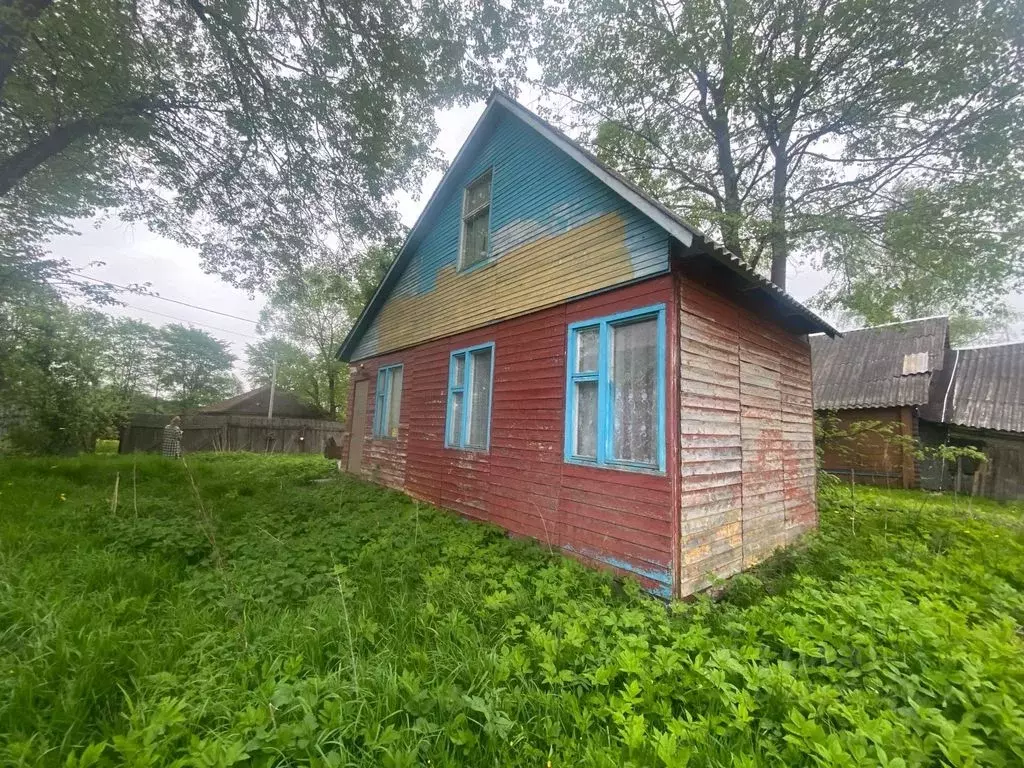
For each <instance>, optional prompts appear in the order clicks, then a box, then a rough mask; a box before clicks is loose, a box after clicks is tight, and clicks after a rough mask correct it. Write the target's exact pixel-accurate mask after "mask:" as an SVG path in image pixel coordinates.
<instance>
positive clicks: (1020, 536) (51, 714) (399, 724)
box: [0, 455, 1024, 768]
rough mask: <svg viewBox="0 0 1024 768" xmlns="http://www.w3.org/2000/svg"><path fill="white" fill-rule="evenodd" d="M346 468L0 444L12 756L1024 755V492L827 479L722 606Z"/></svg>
mask: <svg viewBox="0 0 1024 768" xmlns="http://www.w3.org/2000/svg"><path fill="white" fill-rule="evenodd" d="M327 471H328V470H327V468H326V466H325V463H324V462H323V461H322V460H319V459H308V458H303V457H293V456H273V457H258V456H245V455H220V456H195V457H190V459H189V462H188V465H187V466H186V465H184V464H182V463H181V462H169V461H162V460H161V459H160V458H159V457H152V456H123V457H108V456H96V457H89V458H82V459H63V460H53V459H47V460H38V461H33V460H16V461H8V462H5V463H3V464H0V505H2V508H3V509H4V514H3V515H2V516H0V659H2V660H3V669H4V670H5V674H4V675H0V761H3V762H7V763H10V764H22V765H34V764H58V763H61V764H66V765H125V764H127V765H153V764H179V765H218V766H219V765H229V764H233V763H236V762H244V763H247V764H251V765H258V766H259V765H280V764H304V765H305V764H308V765H322V766H333V765H338V766H341V765H353V766H354V765H365V766H418V765H433V766H463V765H474V766H476V765H523V766H534V767H536V766H545V765H547V764H548V763H549V762H550V764H551V765H552V766H553V767H554V766H568V765H584V766H607V767H608V768H611V766H754V765H767V766H822V767H824V766H878V765H886V766H894V767H896V766H920V767H922V768H923V767H924V766H932V765H962V766H969V765H993V766H1000V765H1002V766H1010V765H1019V764H1020V763H1021V760H1022V759H1024V670H1022V667H1021V665H1020V658H1021V654H1022V652H1024V643H1022V640H1021V636H1020V628H1021V625H1022V622H1024V578H1022V574H1024V526H1022V522H1021V515H1022V512H1024V510H1022V509H1021V507H1020V506H1019V505H1018V506H1016V507H1012V506H1000V505H997V504H994V503H988V502H978V503H976V504H975V506H974V507H973V512H972V513H971V514H970V515H967V514H962V513H956V512H954V511H953V510H952V509H951V505H950V503H949V500H948V499H947V498H946V497H943V496H937V495H924V494H921V493H916V492H882V491H873V490H859V491H858V492H857V493H856V495H855V496H854V498H852V499H851V498H849V495H848V494H843V495H837V497H836V498H827V499H825V500H824V501H825V503H824V505H823V509H822V521H821V523H822V528H821V531H820V533H817V534H812V535H810V536H809V537H808V538H807V539H806V541H805V543H804V544H803V545H802V546H800V547H798V548H796V549H790V550H787V551H785V552H783V553H781V554H779V555H777V556H776V557H774V558H772V559H770V560H769V561H767V562H766V563H764V564H763V565H762V566H761V567H760V568H758V569H757V570H756V571H754V572H752V573H751V574H748V575H744V576H743V577H740V578H737V579H734V580H732V581H731V582H729V583H728V584H727V585H726V588H725V593H724V597H723V599H722V600H721V601H719V602H717V603H716V602H713V601H712V600H710V599H709V598H708V597H706V596H702V597H698V598H697V599H696V600H694V601H692V602H688V603H673V604H671V605H669V606H667V607H666V606H665V605H664V604H663V603H660V602H659V601H657V600H654V599H651V598H648V597H646V596H644V595H642V594H641V593H640V591H639V590H638V589H637V588H636V585H635V584H634V583H632V582H627V583H626V584H625V585H624V586H625V588H624V589H619V588H618V587H617V586H616V585H615V583H614V582H613V581H612V580H611V579H610V578H609V577H608V576H606V575H603V574H599V573H596V572H593V571H590V570H588V569H586V568H584V567H583V566H581V565H579V564H577V563H575V562H574V561H572V560H569V559H567V558H563V557H561V556H559V555H557V554H552V553H549V552H547V551H546V550H543V549H542V548H540V547H538V546H536V545H534V544H532V543H528V542H523V541H515V540H510V539H508V538H507V537H506V536H504V535H503V534H502V533H501V532H500V531H498V530H496V529H494V528H491V527H489V526H484V525H479V524H473V523H467V522H465V521H462V520H461V519H459V518H457V517H455V516H454V515H450V514H447V513H443V512H440V511H438V510H436V509H433V508H430V507H427V506H424V505H421V504H418V503H417V502H415V501H413V500H411V499H409V498H407V497H405V496H402V495H400V494H397V493H393V492H389V491H385V490H381V489H379V488H375V487H371V486H368V485H365V484H362V483H358V482H355V481H352V480H349V479H344V478H337V479H334V480H331V481H328V482H323V483H313V482H311V481H312V480H313V479H314V478H316V477H317V476H320V475H322V474H324V473H325V472H327ZM115 477H119V488H120V503H119V505H118V506H117V507H116V511H115V510H114V508H113V506H112V503H111V501H112V496H113V489H114V485H115ZM193 481H194V483H195V489H196V490H195V492H194V491H193V485H192V483H193ZM199 502H201V505H200V503H199Z"/></svg>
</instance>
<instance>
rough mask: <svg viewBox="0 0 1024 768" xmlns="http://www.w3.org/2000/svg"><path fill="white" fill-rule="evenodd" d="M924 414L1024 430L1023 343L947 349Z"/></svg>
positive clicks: (937, 418) (987, 426) (935, 418)
mask: <svg viewBox="0 0 1024 768" xmlns="http://www.w3.org/2000/svg"><path fill="white" fill-rule="evenodd" d="M921 418H923V419H927V420H929V421H940V422H944V423H947V424H957V425H960V426H964V427H974V428H976V429H994V430H999V431H1002V432H1024V342H1018V343H1014V344H1001V345H997V346H992V347H974V348H967V349H950V350H947V352H946V363H945V367H944V370H943V372H942V374H941V375H940V376H937V377H936V381H935V386H934V387H933V389H932V400H931V403H930V404H929V405H928V407H927V408H923V409H922V410H921Z"/></svg>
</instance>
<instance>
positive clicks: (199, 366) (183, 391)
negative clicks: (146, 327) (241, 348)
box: [153, 324, 237, 408]
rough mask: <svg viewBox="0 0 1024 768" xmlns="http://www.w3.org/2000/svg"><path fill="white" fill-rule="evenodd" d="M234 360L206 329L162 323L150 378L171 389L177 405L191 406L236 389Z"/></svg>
mask: <svg viewBox="0 0 1024 768" xmlns="http://www.w3.org/2000/svg"><path fill="white" fill-rule="evenodd" d="M234 360H235V358H234V356H233V355H232V354H231V353H230V352H228V349H227V345H226V344H225V343H224V342H222V341H219V340H218V339H215V338H214V337H213V336H211V335H210V334H208V333H207V332H206V331H202V330H200V329H198V328H188V327H186V326H184V325H177V324H174V325H165V326H164V327H163V328H161V329H160V333H159V338H158V342H157V346H156V354H155V355H154V358H153V369H154V378H155V379H156V381H157V383H158V384H159V385H160V386H161V387H163V388H165V389H166V390H168V391H170V392H171V393H173V396H174V399H175V402H176V404H177V406H178V407H179V408H195V407H198V406H201V405H208V404H209V403H213V402H216V401H218V400H223V399H224V398H225V397H229V396H231V395H233V394H235V393H236V391H237V387H236V385H235V381H234V379H233V378H232V376H231V364H232V363H233V362H234Z"/></svg>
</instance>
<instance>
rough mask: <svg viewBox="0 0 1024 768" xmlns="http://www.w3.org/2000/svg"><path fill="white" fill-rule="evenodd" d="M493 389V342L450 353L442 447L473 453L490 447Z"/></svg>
mask: <svg viewBox="0 0 1024 768" xmlns="http://www.w3.org/2000/svg"><path fill="white" fill-rule="evenodd" d="M493 385H494V343H493V342H491V343H488V344H479V345H477V346H475V347H466V348H465V349H458V350H456V351H454V352H452V354H451V357H450V358H449V360H448V411H447V415H446V417H445V428H444V444H445V446H446V447H448V448H463V449H469V450H476V451H486V450H487V449H488V448H489V447H490V444H491V400H492V391H493V389H494V386H493Z"/></svg>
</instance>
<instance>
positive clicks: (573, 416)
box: [565, 304, 665, 472]
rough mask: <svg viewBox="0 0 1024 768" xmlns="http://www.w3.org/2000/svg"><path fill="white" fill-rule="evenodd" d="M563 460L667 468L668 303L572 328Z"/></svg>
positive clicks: (582, 323) (568, 353)
mask: <svg viewBox="0 0 1024 768" xmlns="http://www.w3.org/2000/svg"><path fill="white" fill-rule="evenodd" d="M565 460H566V461H569V462H573V463H579V464H590V465H595V466H607V467H614V468H617V469H630V470H639V471H658V472H664V471H665V305H664V304H656V305H653V306H649V307H643V308H641V309H636V310H632V311H629V312H622V313H620V314H616V315H610V316H607V317H599V318H594V319H593V320H586V321H583V322H578V323H573V324H571V325H570V326H569V345H568V352H567V355H566V383H565Z"/></svg>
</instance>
